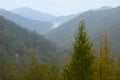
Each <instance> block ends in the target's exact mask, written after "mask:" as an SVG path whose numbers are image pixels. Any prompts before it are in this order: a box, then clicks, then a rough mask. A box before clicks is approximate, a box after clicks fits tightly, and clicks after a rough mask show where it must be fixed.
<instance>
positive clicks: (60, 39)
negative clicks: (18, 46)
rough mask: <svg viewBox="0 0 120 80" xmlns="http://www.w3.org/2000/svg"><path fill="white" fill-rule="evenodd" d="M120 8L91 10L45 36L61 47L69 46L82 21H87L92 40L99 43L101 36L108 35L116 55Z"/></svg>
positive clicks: (117, 51) (119, 47)
mask: <svg viewBox="0 0 120 80" xmlns="http://www.w3.org/2000/svg"><path fill="white" fill-rule="evenodd" d="M119 13H120V7H116V8H112V9H105V10H90V11H87V12H84V13H82V14H80V15H78V16H77V17H75V18H73V19H72V20H70V21H68V22H66V23H64V24H62V25H61V26H59V27H58V28H56V29H53V30H51V31H49V32H48V33H46V34H44V36H45V37H47V38H48V39H50V40H52V41H55V42H56V43H57V44H58V45H59V46H68V45H70V44H71V43H72V42H73V39H74V35H75V33H76V31H77V29H78V25H79V22H80V20H85V23H86V29H87V31H88V34H89V36H90V38H91V40H92V41H93V42H94V43H96V42H98V40H99V38H100V36H101V35H104V34H105V33H107V34H108V36H109V39H110V41H111V46H112V48H113V51H114V52H115V53H119V49H120V46H119V45H120V44H119V43H118V42H120V38H119V35H120V31H119V30H120V14H119Z"/></svg>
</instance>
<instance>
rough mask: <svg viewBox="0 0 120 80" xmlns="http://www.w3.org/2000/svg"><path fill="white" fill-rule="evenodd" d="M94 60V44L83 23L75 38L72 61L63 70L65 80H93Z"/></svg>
mask: <svg viewBox="0 0 120 80" xmlns="http://www.w3.org/2000/svg"><path fill="white" fill-rule="evenodd" d="M93 59H94V56H93V51H92V44H91V43H90V41H89V37H88V34H87V32H86V30H85V24H84V22H83V21H81V22H80V26H79V31H78V33H77V35H76V37H75V43H74V50H73V54H72V59H71V61H70V62H69V63H68V64H67V65H66V66H65V67H64V70H63V80H92V71H91V65H92V63H93Z"/></svg>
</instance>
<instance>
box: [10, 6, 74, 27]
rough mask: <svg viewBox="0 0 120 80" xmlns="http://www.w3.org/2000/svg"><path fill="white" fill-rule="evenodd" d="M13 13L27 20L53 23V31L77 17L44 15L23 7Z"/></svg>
mask: <svg viewBox="0 0 120 80" xmlns="http://www.w3.org/2000/svg"><path fill="white" fill-rule="evenodd" d="M11 12H13V13H16V14H18V15H21V16H23V17H25V18H29V19H33V20H38V21H48V22H51V23H53V26H52V29H53V28H56V27H58V26H59V25H61V24H63V23H64V22H66V21H68V20H70V19H72V18H73V17H75V15H69V16H53V15H51V14H48V13H44V12H41V11H38V10H35V9H32V8H29V7H21V8H16V9H13V10H11Z"/></svg>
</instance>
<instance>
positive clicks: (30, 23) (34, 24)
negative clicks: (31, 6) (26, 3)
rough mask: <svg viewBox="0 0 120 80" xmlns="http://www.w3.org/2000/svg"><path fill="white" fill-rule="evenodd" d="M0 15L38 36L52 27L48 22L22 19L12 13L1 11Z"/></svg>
mask: <svg viewBox="0 0 120 80" xmlns="http://www.w3.org/2000/svg"><path fill="white" fill-rule="evenodd" d="M0 15H1V16H4V17H5V18H6V19H8V20H12V21H14V22H15V23H17V24H19V25H21V26H22V27H24V28H27V29H29V30H34V31H36V32H38V33H40V34H41V33H45V32H47V31H48V30H49V29H50V28H51V27H52V25H53V24H52V23H50V22H40V21H37V20H32V19H28V18H24V17H22V16H20V15H17V14H14V13H12V12H9V11H6V10H3V9H1V10H0Z"/></svg>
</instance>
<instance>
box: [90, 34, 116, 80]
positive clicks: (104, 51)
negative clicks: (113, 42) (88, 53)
mask: <svg viewBox="0 0 120 80" xmlns="http://www.w3.org/2000/svg"><path fill="white" fill-rule="evenodd" d="M99 48H100V55H99V56H98V57H97V58H96V59H95V61H94V63H93V65H92V68H93V80H116V71H115V61H114V57H110V53H111V52H110V47H109V45H108V39H107V36H105V38H104V41H102V42H101V44H100V47H99Z"/></svg>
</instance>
